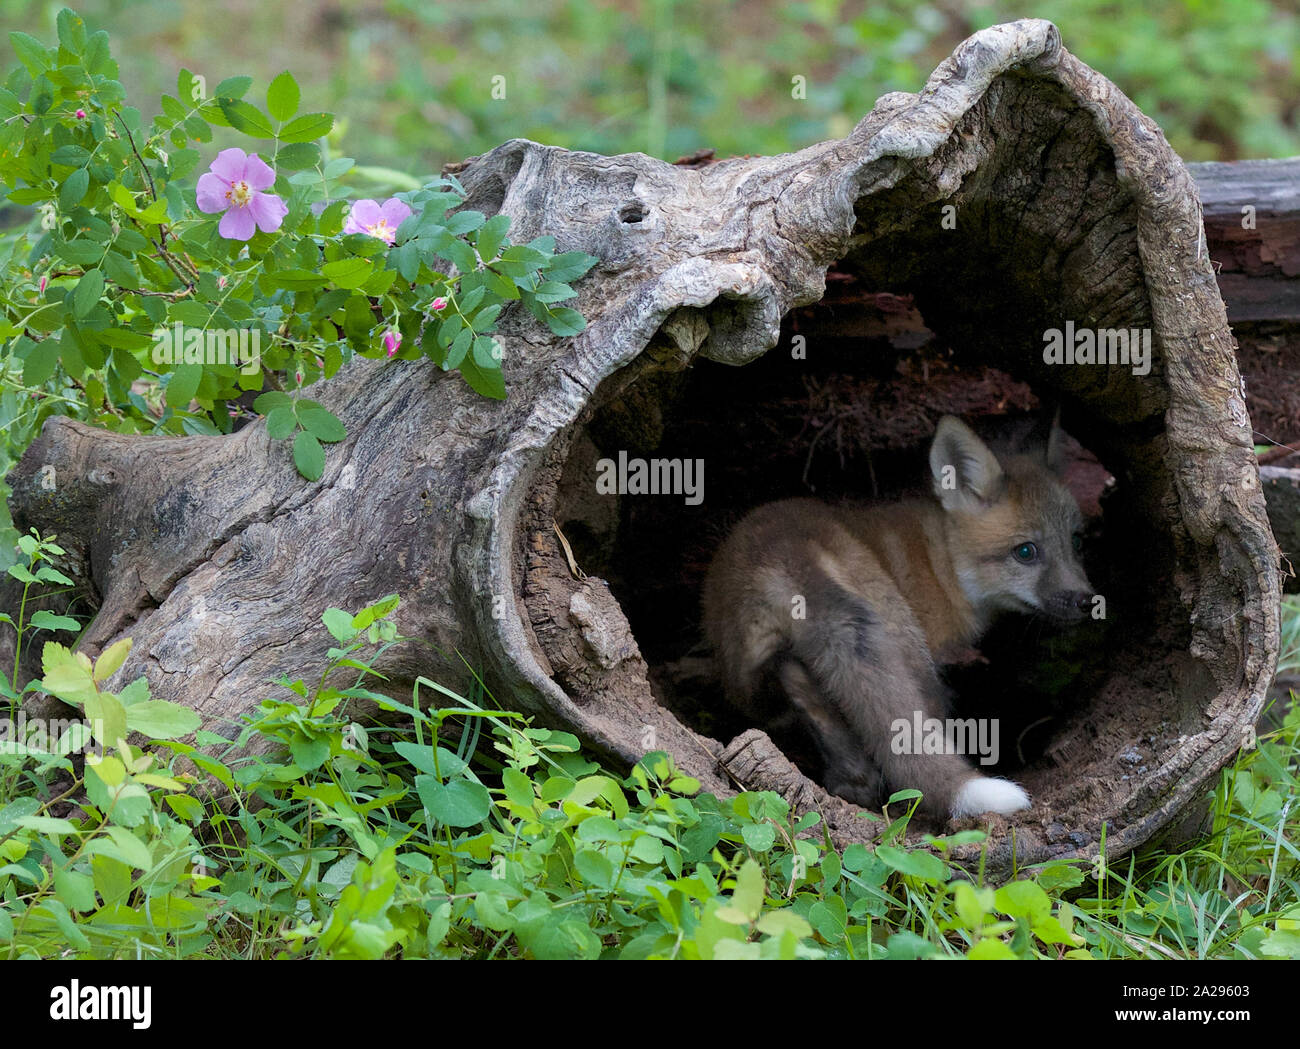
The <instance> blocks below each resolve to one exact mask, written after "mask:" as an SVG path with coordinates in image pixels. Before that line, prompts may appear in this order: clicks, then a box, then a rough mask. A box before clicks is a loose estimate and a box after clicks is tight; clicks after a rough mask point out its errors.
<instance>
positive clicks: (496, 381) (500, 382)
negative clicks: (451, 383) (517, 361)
mask: <svg viewBox="0 0 1300 1049" xmlns="http://www.w3.org/2000/svg"><path fill="white" fill-rule="evenodd" d="M460 373H461V375H463V376H464V377H465V381H466V382H467V383H469V385H470V388H471V389H473V390H474V391H475V392H476V393H479V394H481V395H482V396H484V397H491V398H492V399H493V400H494V401H504V400H505V399H506V381H505V377H504V376H503V375H502V374H501V369H500V368H493V369H490V370H489V369H484V368H480V367H479V366H478V365H477V364H475V363H474V358H473V357H466V358H465V359H464V360H463V361H461V363H460Z"/></svg>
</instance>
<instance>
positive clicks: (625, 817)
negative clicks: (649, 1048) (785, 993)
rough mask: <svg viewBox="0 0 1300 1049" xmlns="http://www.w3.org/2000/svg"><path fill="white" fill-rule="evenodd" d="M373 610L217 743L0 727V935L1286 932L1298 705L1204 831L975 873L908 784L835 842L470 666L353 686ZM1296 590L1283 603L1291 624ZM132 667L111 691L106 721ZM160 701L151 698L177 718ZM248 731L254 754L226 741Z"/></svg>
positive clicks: (905, 944)
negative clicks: (131, 741) (1135, 847)
mask: <svg viewBox="0 0 1300 1049" xmlns="http://www.w3.org/2000/svg"><path fill="white" fill-rule="evenodd" d="M395 607H396V601H395V599H392V600H388V601H385V602H381V603H380V604H379V605H378V606H374V607H372V608H370V609H364V610H362V611H361V612H360V613H358V614H357V615H356V616H355V617H352V616H350V615H348V614H346V613H342V612H340V611H338V610H332V611H331V612H329V613H327V614H326V616H325V623H326V626H327V628H328V629H329V632H330V633H331V634H332V635H333V641H334V643H335V645H336V647H335V648H334V649H333V651H332V655H331V658H332V663H331V671H330V672H329V673H327V674H326V675H325V676H324V677H323V678H322V679H321V680H320V682H319V683H318V684H317V685H316V686H315V687H312V686H310V685H308V684H306V683H304V682H303V681H301V680H299V681H291V680H289V679H287V678H286V679H282V681H281V683H280V686H279V687H277V688H276V689H275V690H274V692H275V694H274V695H273V696H271V697H270V698H268V699H266V700H265V701H264V702H263V703H262V704H261V706H260V707H259V708H258V709H257V710H255V711H254V712H252V713H251V714H250V715H249V716H248V717H247V718H246V719H245V722H244V723H243V725H242V732H241V733H240V734H239V736H238V739H237V740H236V741H235V744H234V745H233V746H232V745H231V744H230V742H229V741H228V740H227V739H225V738H224V737H222V736H218V735H216V734H214V733H211V732H209V731H202V730H201V731H200V732H199V735H198V737H197V742H198V743H199V744H200V745H203V746H206V747H208V751H207V753H205V754H201V753H199V752H196V751H195V750H194V748H193V747H190V746H187V745H184V744H181V743H175V742H165V741H164V742H160V743H155V744H153V745H151V746H150V747H148V748H146V749H145V752H144V753H143V754H142V753H141V752H140V751H138V750H135V749H134V748H125V749H122V748H118V750H117V758H116V759H113V758H107V759H105V760H106V761H107V762H109V764H107V765H100V766H95V767H94V768H93V769H92V767H91V766H89V765H87V766H85V767H84V768H83V767H80V766H79V765H78V764H77V763H74V762H72V761H70V760H69V759H68V758H67V757H60V756H59V754H58V752H59V750H60V749H64V750H66V749H67V748H60V747H57V746H56V747H51V748H47V749H48V750H49V753H47V754H45V755H42V754H39V753H31V752H29V753H26V754H23V753H20V752H18V751H17V750H15V749H14V748H12V747H3V746H0V769H2V770H3V772H4V775H3V776H0V900H3V903H2V905H0V954H7V955H8V956H9V957H54V956H66V955H72V956H77V957H83V958H100V957H137V956H143V957H169V958H184V957H223V958H236V957H238V958H271V957H286V956H304V957H337V958H366V957H381V956H405V957H441V958H512V957H527V958H569V957H589V958H595V957H607V958H620V957H622V958H641V957H662V958H739V957H752V958H817V957H821V958H867V959H871V958H917V957H942V956H950V957H959V956H963V955H964V956H968V957H972V958H997V957H1003V958H1036V959H1057V958H1082V957H1090V958H1099V959H1108V958H1266V957H1298V956H1300V882H1298V880H1297V879H1298V875H1300V862H1298V861H1300V851H1298V850H1297V829H1298V826H1297V824H1298V819H1297V813H1296V812H1295V809H1296V806H1295V804H1294V802H1295V799H1296V796H1297V793H1298V792H1297V759H1298V758H1300V712H1298V711H1296V710H1294V709H1293V710H1291V711H1290V712H1289V713H1288V714H1287V715H1286V717H1285V718H1284V719H1282V721H1281V725H1280V727H1279V728H1277V729H1275V730H1273V731H1271V732H1269V733H1266V734H1264V735H1263V736H1262V737H1261V738H1260V740H1259V745H1258V746H1257V747H1256V748H1254V749H1251V750H1243V752H1242V753H1241V755H1240V756H1239V758H1238V760H1237V761H1236V763H1235V764H1234V765H1233V766H1232V767H1231V768H1229V769H1227V770H1225V771H1224V772H1223V774H1222V776H1221V778H1220V782H1219V785H1218V787H1217V789H1216V790H1215V791H1214V795H1213V798H1212V830H1211V832H1210V833H1209V834H1208V836H1206V837H1205V838H1204V839H1203V840H1199V841H1195V842H1192V843H1190V844H1187V845H1185V846H1183V847H1181V848H1180V849H1179V850H1177V851H1168V852H1154V851H1148V852H1147V853H1145V854H1143V855H1140V856H1131V857H1125V858H1123V859H1122V860H1119V861H1117V862H1115V863H1114V864H1111V863H1110V862H1108V861H1107V860H1106V858H1105V856H1104V853H1103V855H1102V856H1101V857H1099V858H1098V859H1097V860H1096V861H1095V862H1093V863H1091V864H1089V863H1079V862H1059V861H1058V862H1052V863H1048V864H1043V865H1039V866H1036V867H1031V868H1026V869H1024V870H1021V871H1018V872H1016V875H1015V877H1014V878H1012V879H1011V880H1010V881H1009V882H1007V883H1006V884H997V885H995V884H984V883H983V881H982V879H981V878H980V877H979V876H978V872H976V876H975V877H974V878H973V879H972V878H971V877H970V876H969V875H968V874H966V873H963V872H962V871H961V870H959V869H958V868H957V867H956V866H955V865H953V864H952V863H950V862H949V861H948V859H947V857H948V854H949V851H950V850H951V849H952V848H953V847H954V846H955V845H958V844H969V843H977V844H978V843H980V842H982V841H983V840H984V835H983V833H982V832H978V831H964V832H960V833H957V834H953V835H950V836H946V837H939V838H933V837H930V838H927V839H926V846H928V847H926V846H921V847H908V846H907V845H906V844H905V841H904V834H905V831H906V830H907V827H908V823H909V818H910V815H911V811H912V806H914V804H915V798H916V792H914V791H905V792H900V794H899V795H896V796H895V798H894V799H892V800H891V803H890V805H889V806H887V807H886V815H885V818H880V817H877V818H876V825H875V826H876V830H877V834H876V837H875V841H874V843H873V844H872V845H870V846H864V845H853V846H850V847H849V848H847V849H845V850H843V851H842V852H839V851H836V850H835V849H833V848H830V847H829V844H828V841H827V838H826V835H825V831H824V828H823V827H822V825H821V821H820V818H819V817H818V816H817V814H816V813H792V812H791V811H790V808H789V806H788V805H787V804H786V803H785V802H784V801H783V800H782V799H781V798H780V797H778V796H776V795H774V794H771V793H767V792H746V793H742V794H740V795H738V796H736V797H734V798H730V799H725V800H722V799H718V798H715V797H712V796H711V795H708V794H700V793H699V784H698V783H696V782H695V781H693V780H691V779H690V778H689V777H687V776H684V775H682V774H681V773H680V772H678V771H677V770H676V769H675V768H674V766H673V763H672V761H671V760H670V759H669V758H668V757H667V756H666V755H663V754H652V755H648V756H647V758H646V759H645V760H644V761H643V762H642V764H641V765H639V766H638V767H637V768H636V769H634V770H633V772H632V774H631V775H630V776H628V777H623V776H621V775H618V774H615V773H611V772H609V771H606V770H602V769H601V768H600V767H599V765H598V764H597V763H596V762H594V761H592V760H591V759H590V758H589V757H588V756H587V755H585V754H583V753H582V752H581V749H580V746H579V742H578V740H577V739H575V738H574V737H573V736H571V735H568V734H567V733H563V732H555V731H551V730H545V729H537V728H533V727H530V726H529V725H528V724H527V722H526V721H524V720H523V719H522V718H520V717H519V716H518V715H516V714H510V713H508V712H504V711H500V710H497V709H495V701H494V700H493V697H492V696H491V695H490V694H488V693H487V691H486V690H485V689H484V688H483V687H482V686H481V684H476V685H475V687H474V689H473V690H471V691H470V693H469V694H467V695H459V694H456V693H454V692H452V691H450V690H448V689H446V688H443V687H442V686H440V685H437V684H435V683H432V682H428V681H423V680H421V681H420V682H418V683H417V685H416V688H415V690H414V693H413V695H412V696H411V699H410V702H409V703H401V702H397V701H394V700H392V699H388V698H386V697H383V696H379V695H378V694H376V693H373V692H371V691H369V690H368V688H367V682H368V679H369V678H370V677H371V676H372V675H371V672H370V671H368V670H367V669H366V668H367V667H368V666H369V665H370V664H371V663H372V662H373V661H374V659H375V658H376V657H377V656H378V654H379V653H380V652H382V651H383V650H384V649H385V648H387V647H389V646H391V645H394V644H405V643H409V642H408V641H406V640H405V639H402V638H400V637H398V636H397V634H396V630H395V628H394V627H393V625H392V622H391V619H390V616H391V614H392V613H393V611H394V609H395ZM1296 613H1297V610H1296V606H1295V604H1294V603H1293V602H1288V606H1287V618H1286V629H1287V635H1288V637H1289V638H1291V639H1292V640H1294V638H1295V636H1296V634H1297V632H1298V631H1300V626H1298V625H1297V623H1298V622H1300V617H1298V616H1297V614H1296ZM1288 651H1292V650H1290V649H1289V650H1288ZM122 655H123V653H122V652H120V651H119V652H118V653H117V657H121V656H122ZM117 657H115V658H117ZM105 658H107V656H106V657H105ZM1289 658H1290V657H1289ZM117 661H118V662H120V658H117ZM95 669H96V673H95V678H96V682H98V680H99V679H100V678H101V677H102V676H103V675H101V674H100V672H99V669H100V668H98V667H96V668H95ZM46 677H47V684H48V685H49V687H51V688H53V689H54V690H55V691H59V692H60V695H65V694H66V696H67V698H69V699H71V700H73V701H74V702H76V701H77V700H76V697H77V696H80V697H82V698H81V701H80V702H81V704H82V705H83V706H86V708H87V709H89V706H88V705H87V704H88V703H89V702H91V701H92V700H93V701H94V702H95V703H96V704H97V705H98V707H97V709H102V710H105V711H111V709H112V708H113V703H114V702H116V698H115V697H113V696H112V694H109V693H104V692H102V691H99V689H98V684H97V683H96V684H95V685H91V684H88V682H89V681H90V668H89V667H85V668H84V670H82V671H78V670H77V667H76V663H75V661H74V660H71V658H70V657H68V656H67V655H66V654H60V652H59V651H57V650H55V651H52V652H47V669H46ZM142 689H143V686H142V685H141V684H140V683H139V682H137V683H134V684H133V685H131V686H129V687H128V688H127V689H124V690H123V691H122V693H121V694H120V696H121V705H122V707H124V708H125V713H124V716H125V717H126V719H127V724H128V726H129V725H130V724H131V720H130V719H131V718H133V717H137V713H136V712H141V713H140V715H139V716H141V717H143V716H144V710H145V708H140V707H138V706H136V705H135V704H137V703H139V702H140V701H141V700H142V699H144V698H147V690H142ZM60 690H62V691H60ZM367 698H368V699H371V700H374V701H377V702H379V703H380V704H381V706H383V707H385V708H386V709H388V710H390V711H393V712H394V714H395V716H396V717H397V718H398V719H399V723H404V724H405V725H407V726H408V727H407V728H405V729H402V728H400V727H398V728H394V727H392V726H389V727H383V728H381V727H377V726H371V727H370V728H366V727H363V726H362V725H361V724H359V723H358V722H357V721H356V720H354V719H353V716H352V715H351V714H350V713H349V708H350V705H351V704H352V703H354V702H355V701H357V700H360V699H367ZM186 713H187V712H184V711H183V710H181V708H175V709H174V710H172V711H170V712H166V711H164V712H163V713H162V714H160V713H151V714H150V715H149V717H150V721H151V723H154V724H159V725H163V726H166V727H168V728H169V729H170V732H171V734H172V735H178V734H180V733H182V732H184V731H189V729H190V728H191V727H192V726H191V725H189V724H187V723H186V722H185V720H184V715H185V714H186ZM254 737H260V738H261V740H262V743H263V744H264V746H267V747H268V749H267V750H266V752H265V753H262V754H259V755H250V754H249V753H248V752H247V749H246V745H247V744H248V743H249V742H250V741H251V740H253V739H254ZM435 743H436V745H435ZM111 753H112V748H110V754H111ZM150 755H152V756H150ZM182 759H188V762H189V764H188V765H187V764H186V761H185V760H182ZM105 770H107V771H105Z"/></svg>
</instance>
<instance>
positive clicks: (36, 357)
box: [23, 339, 59, 386]
mask: <svg viewBox="0 0 1300 1049" xmlns="http://www.w3.org/2000/svg"><path fill="white" fill-rule="evenodd" d="M58 363H59V344H58V342H57V341H56V340H54V339H42V340H41V341H40V342H38V343H37V344H36V345H35V346H33V347H32V351H31V352H30V353H29V354H28V355H27V358H26V359H25V360H24V361H23V382H24V383H25V384H26V385H28V386H39V385H40V384H41V383H43V382H44V381H45V380H46V379H48V378H49V377H50V376H51V375H53V374H54V369H55V368H56V367H57V366H58Z"/></svg>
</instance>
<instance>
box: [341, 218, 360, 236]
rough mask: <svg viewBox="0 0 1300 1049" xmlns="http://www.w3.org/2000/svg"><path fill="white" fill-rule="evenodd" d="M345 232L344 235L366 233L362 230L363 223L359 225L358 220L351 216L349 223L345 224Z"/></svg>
mask: <svg viewBox="0 0 1300 1049" xmlns="http://www.w3.org/2000/svg"><path fill="white" fill-rule="evenodd" d="M343 232H344V233H365V230H364V229H362V228H361V223H359V222H358V221H357V220H356V219H354V218H353V217H352V216H351V215H349V216H348V220H347V222H345V223H343Z"/></svg>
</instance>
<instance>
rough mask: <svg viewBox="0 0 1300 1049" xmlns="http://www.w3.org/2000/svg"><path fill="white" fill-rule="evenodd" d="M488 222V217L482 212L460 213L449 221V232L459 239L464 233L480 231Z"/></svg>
mask: <svg viewBox="0 0 1300 1049" xmlns="http://www.w3.org/2000/svg"><path fill="white" fill-rule="evenodd" d="M486 222H487V217H486V216H485V215H484V214H483V212H481V211H458V212H456V214H454V215H452V216H451V218H449V219H448V220H447V232H448V233H451V234H453V235H455V236H457V237H459V236H460V235H461V234H462V233H469V232H471V231H473V230H476V229H478V228H479V227H480V226H482V225H483V224H484V223H486Z"/></svg>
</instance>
